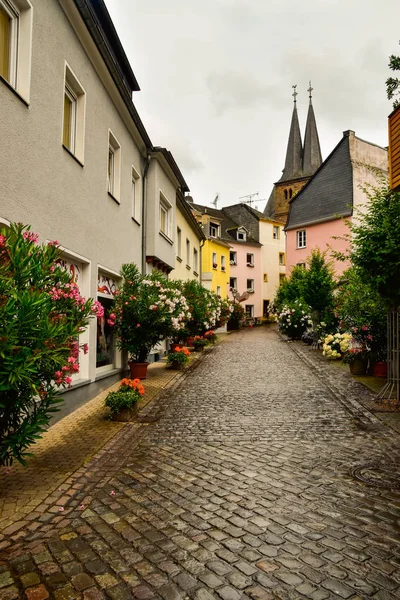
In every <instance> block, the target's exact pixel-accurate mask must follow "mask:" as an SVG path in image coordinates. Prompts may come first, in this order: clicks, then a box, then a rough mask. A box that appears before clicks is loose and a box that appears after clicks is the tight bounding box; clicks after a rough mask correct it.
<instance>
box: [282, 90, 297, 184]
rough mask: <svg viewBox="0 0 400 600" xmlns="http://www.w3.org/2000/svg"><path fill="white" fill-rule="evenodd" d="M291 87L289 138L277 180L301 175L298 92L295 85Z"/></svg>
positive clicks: (286, 179) (288, 179)
mask: <svg viewBox="0 0 400 600" xmlns="http://www.w3.org/2000/svg"><path fill="white" fill-rule="evenodd" d="M292 88H293V90H294V91H293V94H292V95H293V98H294V106H293V114H292V122H291V125H290V132H289V140H288V145H287V150H286V160H285V167H284V169H283V173H282V177H281V178H280V180H279V181H290V180H291V179H296V178H298V177H301V170H302V143H301V133H300V125H299V117H298V115H297V101H296V96H297V94H298V93H297V91H296V88H297V85H293V86H292Z"/></svg>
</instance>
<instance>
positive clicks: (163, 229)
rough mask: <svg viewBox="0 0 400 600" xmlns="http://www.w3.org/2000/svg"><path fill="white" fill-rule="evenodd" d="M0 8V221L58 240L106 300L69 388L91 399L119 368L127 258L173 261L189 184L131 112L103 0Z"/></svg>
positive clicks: (72, 268) (78, 273)
mask: <svg viewBox="0 0 400 600" xmlns="http://www.w3.org/2000/svg"><path fill="white" fill-rule="evenodd" d="M0 17H1V27H2V29H1V31H2V34H4V36H6V37H7V39H8V40H9V45H8V46H7V45H6V44H0V106H1V114H2V118H1V119H0V144H1V151H0V189H1V199H0V222H1V224H2V225H4V226H7V225H8V224H9V223H10V222H13V221H17V222H23V223H26V224H29V225H31V227H32V230H33V231H35V232H36V233H38V234H39V240H40V241H41V242H46V241H50V240H55V239H57V240H58V241H59V243H60V245H61V248H62V258H61V260H60V262H61V264H62V265H63V266H64V268H65V269H67V270H68V271H69V272H70V273H71V279H73V281H75V283H76V284H77V285H79V288H80V290H81V293H82V294H83V295H84V296H87V297H93V298H96V299H98V300H99V301H100V302H101V304H102V305H103V306H104V309H105V318H104V319H101V320H98V321H97V322H96V321H95V320H92V321H91V324H90V326H89V328H88V330H87V331H86V332H85V333H83V334H82V336H81V338H80V340H79V341H80V343H87V344H88V347H89V352H88V354H87V355H84V354H82V355H81V356H80V359H79V362H80V373H79V374H78V375H77V378H76V379H75V381H74V385H73V389H72V390H71V391H68V394H71V396H73V395H74V393H75V391H76V388H77V387H84V386H87V387H85V390H80V391H79V395H80V397H81V398H86V399H88V398H90V397H93V396H94V395H95V394H96V393H97V392H98V390H99V389H101V386H103V387H107V385H110V384H111V383H112V382H113V381H114V380H115V379H117V378H118V377H120V372H121V370H122V369H123V367H124V364H123V362H124V357H123V356H121V354H120V353H119V352H118V350H117V348H116V345H115V339H114V335H113V330H112V328H111V327H109V325H108V324H107V316H108V314H109V313H110V312H112V310H113V302H114V293H115V291H116V288H117V286H118V284H119V282H120V275H119V273H120V269H121V266H122V264H124V263H130V262H134V263H136V264H137V265H138V266H139V267H140V268H141V270H142V272H143V273H146V272H149V271H151V270H152V269H154V268H157V269H159V270H161V271H162V272H164V273H165V274H168V273H170V272H171V271H172V270H173V269H174V268H175V265H176V251H175V235H176V219H177V217H176V214H177V199H176V198H177V195H183V194H184V193H185V192H187V191H188V187H187V185H186V182H185V180H184V179H183V176H182V174H181V173H180V170H179V168H178V166H177V164H176V163H175V161H174V159H173V157H172V154H171V153H170V152H168V151H167V150H166V149H165V148H160V147H156V146H153V144H152V142H151V140H150V138H149V136H148V134H147V132H146V129H145V127H144V125H143V123H142V121H141V119H140V117H139V115H138V113H137V111H136V108H135V106H134V104H133V102H132V95H133V94H134V93H136V92H138V91H139V89H140V88H139V85H138V83H137V80H136V78H135V75H134V73H133V71H132V69H131V67H130V65H129V62H128V59H127V57H126V55H125V52H124V50H123V48H122V45H121V42H120V40H119V38H118V35H117V33H116V31H115V28H114V25H113V23H112V21H111V19H110V16H109V14H108V11H107V9H106V6H105V4H104V2H103V1H102V0H87V1H86V3H85V5H84V4H83V3H82V2H80V1H79V0H59V1H56V0H49V1H48V2H41V1H38V0H37V1H36V0H32V1H29V0H7V1H6V0H0ZM55 31H56V32H57V35H54V32H55ZM17 32H18V35H17ZM5 48H6V49H7V48H12V49H13V52H11V53H10V52H8V51H5ZM32 48H33V49H34V52H33V51H32ZM196 239H197V240H198V239H199V237H198V236H197V237H196ZM192 242H193V244H194V239H193V240H192ZM78 378H79V379H78ZM105 378H107V384H103V383H102V381H103V379H105Z"/></svg>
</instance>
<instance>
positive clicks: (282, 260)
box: [279, 252, 286, 265]
mask: <svg viewBox="0 0 400 600" xmlns="http://www.w3.org/2000/svg"><path fill="white" fill-rule="evenodd" d="M279 264H280V265H285V264H286V261H285V253H284V252H279Z"/></svg>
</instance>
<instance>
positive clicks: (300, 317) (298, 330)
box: [278, 300, 311, 340]
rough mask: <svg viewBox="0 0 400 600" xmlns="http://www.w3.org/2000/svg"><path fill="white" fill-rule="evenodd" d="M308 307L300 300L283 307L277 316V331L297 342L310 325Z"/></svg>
mask: <svg viewBox="0 0 400 600" xmlns="http://www.w3.org/2000/svg"><path fill="white" fill-rule="evenodd" d="M309 311H310V307H309V306H307V304H305V303H304V302H301V301H300V300H295V301H294V302H292V303H291V304H287V305H285V306H283V308H282V310H281V312H280V313H279V315H278V322H279V329H280V330H281V331H282V332H283V333H285V334H286V335H287V336H288V337H290V338H292V339H294V340H299V339H301V336H302V335H303V333H304V332H305V330H306V329H307V327H308V326H309V325H310V324H311V315H310V312H309Z"/></svg>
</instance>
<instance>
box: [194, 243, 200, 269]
mask: <svg viewBox="0 0 400 600" xmlns="http://www.w3.org/2000/svg"><path fill="white" fill-rule="evenodd" d="M198 268H199V253H198V251H197V250H196V248H193V271H194V272H195V273H197V269H198Z"/></svg>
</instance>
